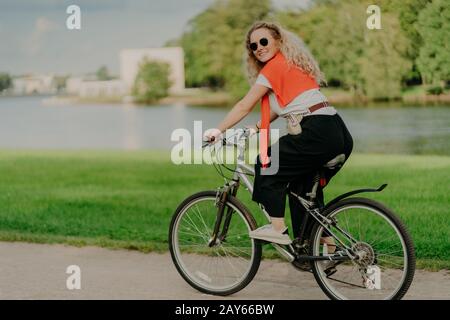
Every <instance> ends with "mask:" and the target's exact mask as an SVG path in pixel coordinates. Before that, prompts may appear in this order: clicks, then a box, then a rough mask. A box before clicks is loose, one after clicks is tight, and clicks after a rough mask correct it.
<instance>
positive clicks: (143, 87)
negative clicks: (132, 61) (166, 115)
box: [132, 60, 172, 103]
mask: <svg viewBox="0 0 450 320" xmlns="http://www.w3.org/2000/svg"><path fill="white" fill-rule="evenodd" d="M169 75H170V65H169V64H168V63H165V62H159V61H149V60H144V61H143V62H142V63H141V64H140V66H139V71H138V74H137V76H136V79H135V82H134V86H133V89H132V93H133V95H134V96H135V98H136V101H138V102H142V103H153V102H155V101H158V100H159V99H161V98H164V97H166V96H168V94H169V88H170V86H171V84H172V83H171V81H170V80H169Z"/></svg>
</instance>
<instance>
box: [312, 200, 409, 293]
mask: <svg viewBox="0 0 450 320" xmlns="http://www.w3.org/2000/svg"><path fill="white" fill-rule="evenodd" d="M323 215H324V216H325V217H326V218H328V219H329V222H331V224H330V225H329V226H327V227H328V228H329V230H330V231H331V232H332V234H333V235H334V236H335V237H334V242H335V243H336V249H334V247H333V246H329V245H324V244H323V242H324V241H323V240H322V241H321V238H322V237H327V236H330V234H329V233H327V232H326V230H325V228H324V227H323V226H322V225H320V224H317V225H316V226H315V227H314V228H313V230H312V232H311V238H310V250H311V254H312V255H315V256H321V255H327V256H333V255H334V256H338V255H341V256H348V257H350V256H352V257H351V259H349V260H346V261H339V262H337V261H315V262H314V263H313V273H314V276H315V278H316V280H317V282H318V284H319V285H320V287H321V288H322V290H323V291H324V292H325V294H327V296H328V297H329V298H331V299H352V300H353V299H357V300H366V299H368V300H372V299H376V300H384V299H386V300H393V299H401V298H402V297H403V296H404V295H405V293H406V291H407V290H408V288H409V286H410V285H411V282H412V279H413V277H414V271H415V256H414V246H413V243H412V240H411V237H410V236H409V234H408V232H407V230H406V227H405V226H404V224H403V223H402V222H401V221H400V219H398V218H397V217H396V216H395V215H394V214H393V212H392V211H391V210H389V209H388V208H386V207H385V206H384V205H382V204H381V203H379V202H376V201H374V200H371V199H366V198H349V199H345V200H342V201H339V202H338V203H336V204H334V205H332V206H331V207H330V208H328V209H326V210H325V212H323ZM333 251H334V252H333Z"/></svg>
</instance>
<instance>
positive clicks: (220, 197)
mask: <svg viewBox="0 0 450 320" xmlns="http://www.w3.org/2000/svg"><path fill="white" fill-rule="evenodd" d="M238 187H239V183H238V182H237V181H235V180H233V182H232V183H231V184H228V183H227V184H226V185H225V186H224V187H223V188H222V190H218V191H217V196H216V202H217V207H218V208H217V218H216V222H215V224H214V230H213V234H212V236H211V239H210V240H209V242H208V246H209V247H213V246H215V245H216V244H217V240H219V243H220V242H222V241H224V240H225V238H226V235H227V232H228V227H229V226H230V222H231V217H232V214H233V208H231V207H230V206H228V207H227V210H226V212H225V204H226V203H227V200H228V194H229V193H231V195H232V196H236V193H237V189H238ZM230 191H231V192H230ZM224 213H225V221H224V223H223V226H222V231H221V232H220V225H221V224H222V220H223V218H224Z"/></svg>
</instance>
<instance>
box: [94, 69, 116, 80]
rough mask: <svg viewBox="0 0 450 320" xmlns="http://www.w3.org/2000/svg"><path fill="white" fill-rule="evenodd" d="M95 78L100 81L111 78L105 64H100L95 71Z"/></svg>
mask: <svg viewBox="0 0 450 320" xmlns="http://www.w3.org/2000/svg"><path fill="white" fill-rule="evenodd" d="M96 75H97V79H98V80H100V81H106V80H111V79H112V77H111V76H110V75H109V71H108V68H107V67H106V66H101V67H100V68H99V69H98V70H97V72H96Z"/></svg>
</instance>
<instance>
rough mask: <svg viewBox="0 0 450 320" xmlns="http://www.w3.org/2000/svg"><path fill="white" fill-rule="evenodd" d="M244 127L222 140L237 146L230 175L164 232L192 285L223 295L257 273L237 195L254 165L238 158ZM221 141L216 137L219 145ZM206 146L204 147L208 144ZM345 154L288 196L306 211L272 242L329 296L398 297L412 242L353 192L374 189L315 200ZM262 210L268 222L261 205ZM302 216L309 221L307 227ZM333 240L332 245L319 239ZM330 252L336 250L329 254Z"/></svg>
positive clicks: (408, 278) (404, 286) (248, 220)
mask: <svg viewBox="0 0 450 320" xmlns="http://www.w3.org/2000/svg"><path fill="white" fill-rule="evenodd" d="M250 134H251V133H250V130H249V129H239V130H237V133H236V134H235V135H234V136H233V137H229V138H228V139H222V144H221V145H223V146H232V147H233V148H237V150H238V156H237V158H238V160H239V161H238V163H237V165H236V169H235V170H232V169H230V168H228V167H227V166H225V165H223V164H221V165H218V166H217V165H216V164H214V166H215V168H216V169H218V168H219V169H218V170H219V173H220V174H221V175H222V176H224V174H223V171H222V170H221V168H222V167H225V168H227V169H228V170H231V171H233V177H232V178H231V179H230V178H226V177H225V176H224V177H225V178H226V181H225V184H224V185H223V186H221V187H220V188H218V189H217V190H216V191H202V192H199V193H196V194H193V195H191V196H190V197H188V198H186V199H185V200H184V201H183V202H182V203H181V204H180V205H179V206H178V208H177V209H176V211H175V213H174V215H173V218H172V221H171V224H170V231H169V248H170V253H171V257H172V260H173V262H174V264H175V266H176V268H177V270H178V272H179V273H180V275H181V276H182V277H183V278H184V280H186V281H187V282H188V283H189V284H190V285H191V286H192V287H193V288H195V289H197V290H199V291H201V292H204V293H207V294H213V295H221V296H226V295H230V294H233V293H236V292H238V291H240V290H242V289H243V288H245V287H246V286H247V285H248V284H249V283H250V282H251V281H252V279H253V278H254V276H255V274H256V273H257V271H258V268H259V265H260V262H261V257H262V245H263V244H265V243H267V242H264V241H261V240H255V239H252V238H250V237H249V235H248V233H249V232H250V231H251V230H254V229H256V228H257V224H256V220H255V218H254V216H253V215H252V213H251V212H250V211H249V210H248V209H247V207H246V206H245V205H244V204H243V203H242V202H241V201H240V200H238V198H237V191H238V188H239V186H240V184H241V183H243V184H244V185H245V187H246V189H247V190H248V191H249V192H250V193H252V192H253V184H252V183H251V180H250V178H249V176H252V175H254V169H253V168H252V167H251V166H249V165H247V164H245V163H244V161H243V159H244V155H245V150H246V142H247V141H248V139H249V137H250ZM217 143H219V142H217ZM207 145H208V144H205V145H204V146H207ZM344 160H345V155H343V154H342V155H339V156H337V157H336V158H334V159H331V160H330V161H329V162H328V163H327V164H326V165H325V166H324V167H323V168H321V169H320V170H319V171H318V172H317V174H316V175H315V178H314V181H313V187H312V190H311V192H309V193H307V194H306V197H305V196H303V197H302V196H300V195H299V194H296V193H294V192H293V191H291V192H290V193H291V194H292V195H293V196H294V197H295V198H296V199H298V201H300V202H301V204H302V205H303V206H304V207H305V208H306V210H307V214H306V216H305V217H306V218H305V221H304V222H303V223H302V225H301V229H300V233H299V236H298V237H297V238H296V239H294V241H293V242H292V243H291V244H289V245H286V246H284V245H278V244H274V243H271V245H272V246H274V247H275V249H276V250H277V251H278V252H279V253H280V254H281V255H282V256H283V257H284V258H286V259H287V260H288V261H289V262H290V263H292V264H293V265H294V266H295V267H296V268H297V269H299V270H303V271H311V272H312V273H313V274H314V277H315V279H316V281H317V283H318V285H319V287H320V288H321V289H322V291H323V292H324V293H325V294H326V295H327V296H328V297H329V298H330V299H358V300H361V299H392V300H393V299H401V298H402V297H403V296H404V295H405V293H406V292H407V290H408V289H409V287H410V285H411V282H412V280H413V277H414V272H415V253H414V246H413V242H412V239H411V237H410V235H409V233H408V231H407V229H406V227H405V225H404V224H403V223H402V221H401V220H400V219H399V218H398V217H397V216H396V215H395V214H394V213H393V212H392V211H391V210H390V209H388V208H387V207H386V206H384V205H383V204H381V203H380V202H377V201H375V200H372V199H369V198H362V197H350V196H353V195H356V194H359V193H363V192H381V191H382V190H383V189H384V188H385V187H386V186H387V184H383V185H382V186H380V187H379V188H377V189H371V188H367V189H358V190H353V191H350V192H347V193H345V194H342V195H340V196H338V197H336V198H335V199H333V200H331V201H329V202H328V203H327V204H326V205H320V204H319V203H318V201H317V199H316V195H317V191H318V188H323V187H324V186H325V185H326V181H325V177H326V170H335V169H337V168H339V167H340V166H341V165H342V163H343V162H344ZM259 208H260V209H261V211H262V212H263V214H264V216H265V217H266V218H267V220H268V221H269V215H268V213H267V212H266V211H265V210H264V207H263V206H262V205H261V204H259ZM307 219H313V220H311V221H313V226H312V228H310V230H306V225H307V223H306V222H307ZM330 236H331V237H333V239H334V241H335V246H336V248H335V250H329V244H327V243H322V241H321V239H322V237H330ZM331 251H333V252H331Z"/></svg>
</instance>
